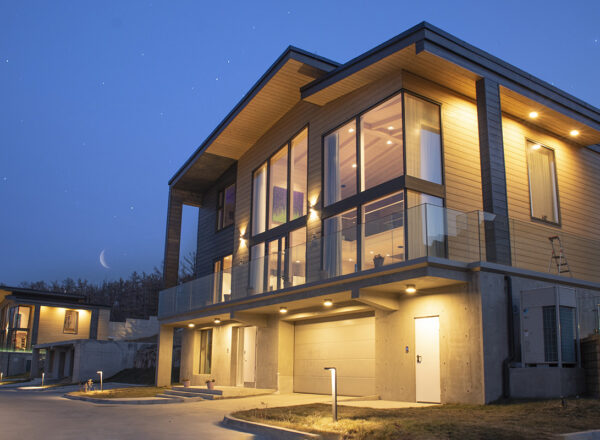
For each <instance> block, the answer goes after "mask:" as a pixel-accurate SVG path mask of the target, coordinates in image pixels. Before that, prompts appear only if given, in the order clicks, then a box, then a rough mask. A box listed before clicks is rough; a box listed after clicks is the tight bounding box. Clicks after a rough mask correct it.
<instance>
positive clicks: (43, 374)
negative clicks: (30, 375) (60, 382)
mask: <svg viewBox="0 0 600 440" xmlns="http://www.w3.org/2000/svg"><path fill="white" fill-rule="evenodd" d="M45 375H46V373H42V388H44V376H45Z"/></svg>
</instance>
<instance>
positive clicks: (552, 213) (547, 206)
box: [527, 141, 559, 223]
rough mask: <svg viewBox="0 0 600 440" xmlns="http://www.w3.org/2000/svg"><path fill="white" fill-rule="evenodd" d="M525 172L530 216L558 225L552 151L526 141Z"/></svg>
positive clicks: (556, 192)
mask: <svg viewBox="0 0 600 440" xmlns="http://www.w3.org/2000/svg"><path fill="white" fill-rule="evenodd" d="M527 171H528V173H529V198H530V202H531V216H532V217H533V218H536V219H539V220H544V221H547V222H551V223H559V216H558V191H557V185H556V168H555V164H554V151H553V150H552V149H550V148H548V147H544V146H543V145H541V144H538V143H535V142H531V141H527Z"/></svg>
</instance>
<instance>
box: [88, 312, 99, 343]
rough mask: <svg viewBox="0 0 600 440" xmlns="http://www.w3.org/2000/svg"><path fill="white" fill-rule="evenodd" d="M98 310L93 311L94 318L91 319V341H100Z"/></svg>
mask: <svg viewBox="0 0 600 440" xmlns="http://www.w3.org/2000/svg"><path fill="white" fill-rule="evenodd" d="M99 314H100V311H99V310H98V309H92V317H91V318H90V339H98V315H99Z"/></svg>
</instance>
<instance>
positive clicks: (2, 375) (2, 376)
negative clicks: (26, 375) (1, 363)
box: [0, 371, 4, 382]
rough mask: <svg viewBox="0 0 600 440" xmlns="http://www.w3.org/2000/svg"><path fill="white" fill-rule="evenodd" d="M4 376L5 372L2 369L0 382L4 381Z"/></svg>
mask: <svg viewBox="0 0 600 440" xmlns="http://www.w3.org/2000/svg"><path fill="white" fill-rule="evenodd" d="M3 378H4V372H3V371H0V382H2V380H3Z"/></svg>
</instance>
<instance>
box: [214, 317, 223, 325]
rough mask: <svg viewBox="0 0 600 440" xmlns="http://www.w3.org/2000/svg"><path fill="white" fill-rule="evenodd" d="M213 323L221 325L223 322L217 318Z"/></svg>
mask: <svg viewBox="0 0 600 440" xmlns="http://www.w3.org/2000/svg"><path fill="white" fill-rule="evenodd" d="M213 322H214V323H215V324H220V323H221V320H220V319H219V318H215V319H214V320H213Z"/></svg>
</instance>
